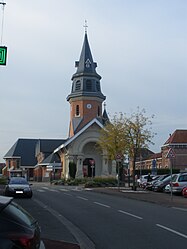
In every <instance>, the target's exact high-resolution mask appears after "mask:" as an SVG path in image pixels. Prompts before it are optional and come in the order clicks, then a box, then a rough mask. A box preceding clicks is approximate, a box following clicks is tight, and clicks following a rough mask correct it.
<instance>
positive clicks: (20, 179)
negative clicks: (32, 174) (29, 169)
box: [9, 177, 28, 184]
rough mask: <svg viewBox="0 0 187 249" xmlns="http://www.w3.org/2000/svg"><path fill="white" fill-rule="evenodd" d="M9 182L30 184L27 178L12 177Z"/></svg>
mask: <svg viewBox="0 0 187 249" xmlns="http://www.w3.org/2000/svg"><path fill="white" fill-rule="evenodd" d="M9 184H28V182H27V181H26V180H25V178H18V177H15V178H11V179H10V181H9Z"/></svg>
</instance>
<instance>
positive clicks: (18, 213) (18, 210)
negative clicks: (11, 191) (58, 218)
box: [0, 196, 40, 249]
mask: <svg viewBox="0 0 187 249" xmlns="http://www.w3.org/2000/svg"><path fill="white" fill-rule="evenodd" d="M0 238H1V240H2V241H3V239H4V243H5V245H6V244H7V245H8V243H9V245H10V246H13V245H14V247H12V248H14V249H16V248H19V249H39V248H40V228H39V225H38V222H37V220H35V219H34V218H33V217H32V216H31V215H30V214H29V213H28V212H27V211H25V210H24V209H23V208H22V207H21V206H19V205H18V204H16V203H14V202H13V198H12V197H6V196H0ZM0 248H1V247H0ZM5 248H6V247H5ZM10 248H11V247H10Z"/></svg>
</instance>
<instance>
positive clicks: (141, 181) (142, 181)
mask: <svg viewBox="0 0 187 249" xmlns="http://www.w3.org/2000/svg"><path fill="white" fill-rule="evenodd" d="M150 177H151V178H153V177H154V175H150ZM148 178H149V175H141V176H140V178H139V179H138V180H137V183H138V186H139V187H145V183H147V180H148Z"/></svg>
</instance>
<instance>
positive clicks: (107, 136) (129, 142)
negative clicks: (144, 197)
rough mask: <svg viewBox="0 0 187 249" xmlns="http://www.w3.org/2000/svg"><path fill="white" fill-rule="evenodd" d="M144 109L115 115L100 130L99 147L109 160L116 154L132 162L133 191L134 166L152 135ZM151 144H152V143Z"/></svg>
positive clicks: (150, 140)
mask: <svg viewBox="0 0 187 249" xmlns="http://www.w3.org/2000/svg"><path fill="white" fill-rule="evenodd" d="M145 114H146V112H145V110H144V109H142V110H141V111H140V110H139V108H137V111H136V112H134V113H132V114H131V115H130V116H129V117H128V116H127V115H126V114H122V113H119V114H118V115H117V114H116V115H115V116H114V118H113V119H112V120H111V121H110V122H108V123H107V124H106V126H105V127H104V129H102V130H101V135H100V139H99V142H98V144H99V146H100V147H101V148H102V149H103V150H105V151H106V152H107V154H108V156H109V158H110V159H112V160H114V159H116V155H117V154H121V155H124V156H127V157H128V158H129V159H130V161H131V162H132V168H133V171H132V172H133V173H132V175H133V189H136V186H135V169H136V168H135V166H136V164H135V163H136V160H137V156H138V155H139V154H140V151H141V149H143V148H148V145H149V144H150V143H152V138H153V137H154V134H153V133H152V131H151V125H152V122H151V119H152V118H153V116H151V117H146V116H145ZM152 144H153V143H152Z"/></svg>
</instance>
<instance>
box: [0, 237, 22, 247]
mask: <svg viewBox="0 0 187 249" xmlns="http://www.w3.org/2000/svg"><path fill="white" fill-rule="evenodd" d="M0 245H1V249H20V247H18V246H16V244H15V243H14V242H12V241H11V240H10V239H7V238H2V237H0Z"/></svg>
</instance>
